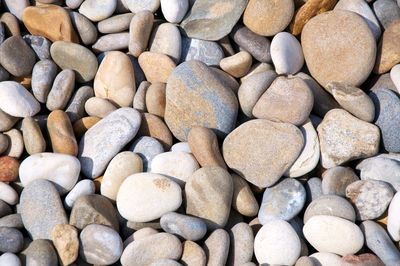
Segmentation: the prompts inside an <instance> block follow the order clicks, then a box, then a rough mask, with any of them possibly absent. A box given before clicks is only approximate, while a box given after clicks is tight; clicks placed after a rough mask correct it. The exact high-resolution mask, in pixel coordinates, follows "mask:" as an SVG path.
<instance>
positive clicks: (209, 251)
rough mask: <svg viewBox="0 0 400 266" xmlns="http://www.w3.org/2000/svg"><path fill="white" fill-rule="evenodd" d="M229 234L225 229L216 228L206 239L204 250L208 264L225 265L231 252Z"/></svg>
mask: <svg viewBox="0 0 400 266" xmlns="http://www.w3.org/2000/svg"><path fill="white" fill-rule="evenodd" d="M229 242H230V238H229V234H228V233H227V232H226V231H225V230H223V229H216V230H214V231H213V232H212V233H211V234H210V236H209V237H208V238H207V239H206V240H205V241H204V244H203V250H204V251H205V254H206V257H207V265H225V264H226V262H227V259H228V254H229Z"/></svg>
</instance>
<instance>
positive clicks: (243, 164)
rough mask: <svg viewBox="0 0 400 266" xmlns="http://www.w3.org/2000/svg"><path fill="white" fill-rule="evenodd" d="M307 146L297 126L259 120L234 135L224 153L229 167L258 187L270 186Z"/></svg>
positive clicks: (226, 140)
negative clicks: (304, 146)
mask: <svg viewBox="0 0 400 266" xmlns="http://www.w3.org/2000/svg"><path fill="white" fill-rule="evenodd" d="M289 143H290V145H289ZM303 145H304V140H303V136H302V134H301V131H300V130H299V129H298V128H297V127H295V126H293V125H291V124H287V123H276V122H271V121H268V120H264V119H255V120H251V121H248V122H245V123H243V124H242V125H240V126H239V127H237V128H236V129H235V130H234V131H233V132H232V133H230V134H229V135H228V136H227V137H226V138H225V140H224V143H223V147H222V151H223V156H224V159H225V162H226V164H227V165H228V167H229V168H231V169H232V170H233V171H235V172H236V173H238V174H239V175H241V176H242V177H243V178H245V179H246V180H247V181H248V182H250V183H252V184H254V185H256V186H258V187H270V186H272V185H273V184H275V183H276V182H277V181H278V180H279V179H280V178H281V176H282V175H283V174H284V173H285V172H286V171H287V170H288V169H289V167H290V165H292V164H293V163H294V162H295V161H296V159H297V158H298V156H299V155H300V152H301V149H302V148H303ZM261 154H262V155H263V156H261V157H259V155H261Z"/></svg>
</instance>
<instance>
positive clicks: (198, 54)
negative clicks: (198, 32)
mask: <svg viewBox="0 0 400 266" xmlns="http://www.w3.org/2000/svg"><path fill="white" fill-rule="evenodd" d="M224 57H225V55H224V51H223V50H222V48H221V46H220V45H219V44H218V43H216V42H212V41H205V40H200V39H195V38H186V37H182V52H181V57H180V62H185V61H190V60H197V61H201V62H203V63H204V64H206V65H208V66H219V63H220V61H221V60H222V59H223V58H224Z"/></svg>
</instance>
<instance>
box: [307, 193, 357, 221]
mask: <svg viewBox="0 0 400 266" xmlns="http://www.w3.org/2000/svg"><path fill="white" fill-rule="evenodd" d="M316 215H330V216H336V217H340V218H344V219H346V220H349V221H351V222H355V220H356V213H355V211H354V208H353V206H351V204H350V202H348V201H347V200H346V199H344V198H342V197H339V196H337V195H323V196H320V197H319V198H317V199H315V200H313V201H312V202H311V203H310V204H309V205H308V206H307V209H306V211H305V213H304V223H306V222H307V221H308V220H309V219H310V218H311V217H313V216H316Z"/></svg>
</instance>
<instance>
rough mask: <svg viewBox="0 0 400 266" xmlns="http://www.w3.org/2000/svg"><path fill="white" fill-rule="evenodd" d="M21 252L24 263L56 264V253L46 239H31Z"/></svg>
mask: <svg viewBox="0 0 400 266" xmlns="http://www.w3.org/2000/svg"><path fill="white" fill-rule="evenodd" d="M22 254H23V255H24V257H25V263H26V265H58V258H57V253H56V251H55V250H54V247H53V245H52V244H51V241H49V240H47V239H36V240H34V241H32V242H31V243H30V244H29V246H28V248H27V249H25V250H24V251H23V252H22Z"/></svg>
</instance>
